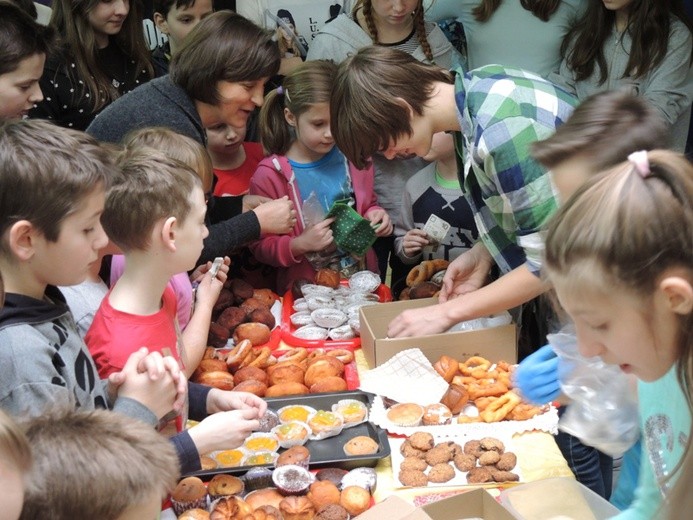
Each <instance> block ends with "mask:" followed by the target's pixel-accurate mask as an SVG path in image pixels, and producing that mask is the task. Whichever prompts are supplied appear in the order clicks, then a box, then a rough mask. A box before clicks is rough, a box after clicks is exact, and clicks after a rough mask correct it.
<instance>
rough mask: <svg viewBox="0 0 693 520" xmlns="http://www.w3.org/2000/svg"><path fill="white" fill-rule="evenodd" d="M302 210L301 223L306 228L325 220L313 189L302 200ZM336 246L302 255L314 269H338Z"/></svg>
mask: <svg viewBox="0 0 693 520" xmlns="http://www.w3.org/2000/svg"><path fill="white" fill-rule="evenodd" d="M301 210H302V211H303V225H304V227H306V228H309V227H311V226H314V225H315V224H317V223H318V222H322V221H323V220H325V210H324V209H323V207H322V204H320V201H319V200H318V197H317V196H316V195H315V192H314V191H311V192H310V195H309V196H308V198H307V199H306V200H305V201H303V206H302V208H301ZM335 253H336V248H334V247H331V248H327V249H323V250H322V251H313V252H310V253H306V254H305V255H304V256H305V257H306V260H308V262H310V265H311V266H312V267H313V269H315V270H316V271H317V270H319V269H323V268H332V269H334V270H335V271H338V270H339V258H338V257H337V255H336V254H335Z"/></svg>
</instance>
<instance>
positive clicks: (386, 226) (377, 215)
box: [365, 209, 392, 237]
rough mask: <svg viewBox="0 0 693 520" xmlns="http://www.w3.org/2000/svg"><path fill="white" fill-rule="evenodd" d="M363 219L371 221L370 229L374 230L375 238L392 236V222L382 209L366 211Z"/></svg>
mask: <svg viewBox="0 0 693 520" xmlns="http://www.w3.org/2000/svg"><path fill="white" fill-rule="evenodd" d="M365 217H366V218H367V219H368V220H370V221H371V227H373V228H374V229H375V235H376V236H378V237H387V236H390V235H391V234H392V221H391V220H390V215H388V214H387V211H385V210H384V209H372V210H370V211H367V212H366V215H365Z"/></svg>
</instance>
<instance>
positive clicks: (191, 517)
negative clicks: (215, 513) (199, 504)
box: [178, 508, 209, 520]
mask: <svg viewBox="0 0 693 520" xmlns="http://www.w3.org/2000/svg"><path fill="white" fill-rule="evenodd" d="M178 520H209V512H207V510H205V509H198V508H195V509H188V510H187V511H184V512H183V514H182V515H180V516H179V517H178Z"/></svg>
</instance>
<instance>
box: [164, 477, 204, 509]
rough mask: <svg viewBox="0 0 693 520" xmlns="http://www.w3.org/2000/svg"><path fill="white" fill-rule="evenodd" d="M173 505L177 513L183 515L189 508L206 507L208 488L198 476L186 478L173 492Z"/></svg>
mask: <svg viewBox="0 0 693 520" xmlns="http://www.w3.org/2000/svg"><path fill="white" fill-rule="evenodd" d="M171 505H172V506H173V511H174V512H175V513H176V515H181V514H183V512H184V511H187V510H188V509H196V508H198V509H205V508H206V507H207V488H206V487H205V485H204V483H203V482H202V481H201V480H200V479H199V478H197V477H187V478H184V479H183V480H181V481H180V482H179V483H178V485H177V486H176V488H175V489H174V490H173V493H171Z"/></svg>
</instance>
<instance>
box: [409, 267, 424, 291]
mask: <svg viewBox="0 0 693 520" xmlns="http://www.w3.org/2000/svg"><path fill="white" fill-rule="evenodd" d="M424 263H425V262H422V263H420V264H419V265H417V266H415V267H414V268H413V269H412V270H411V271H409V274H408V275H407V287H412V286H414V285H418V284H420V283H423V282H425V281H426V280H428V278H426V266H425V265H424Z"/></svg>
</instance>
